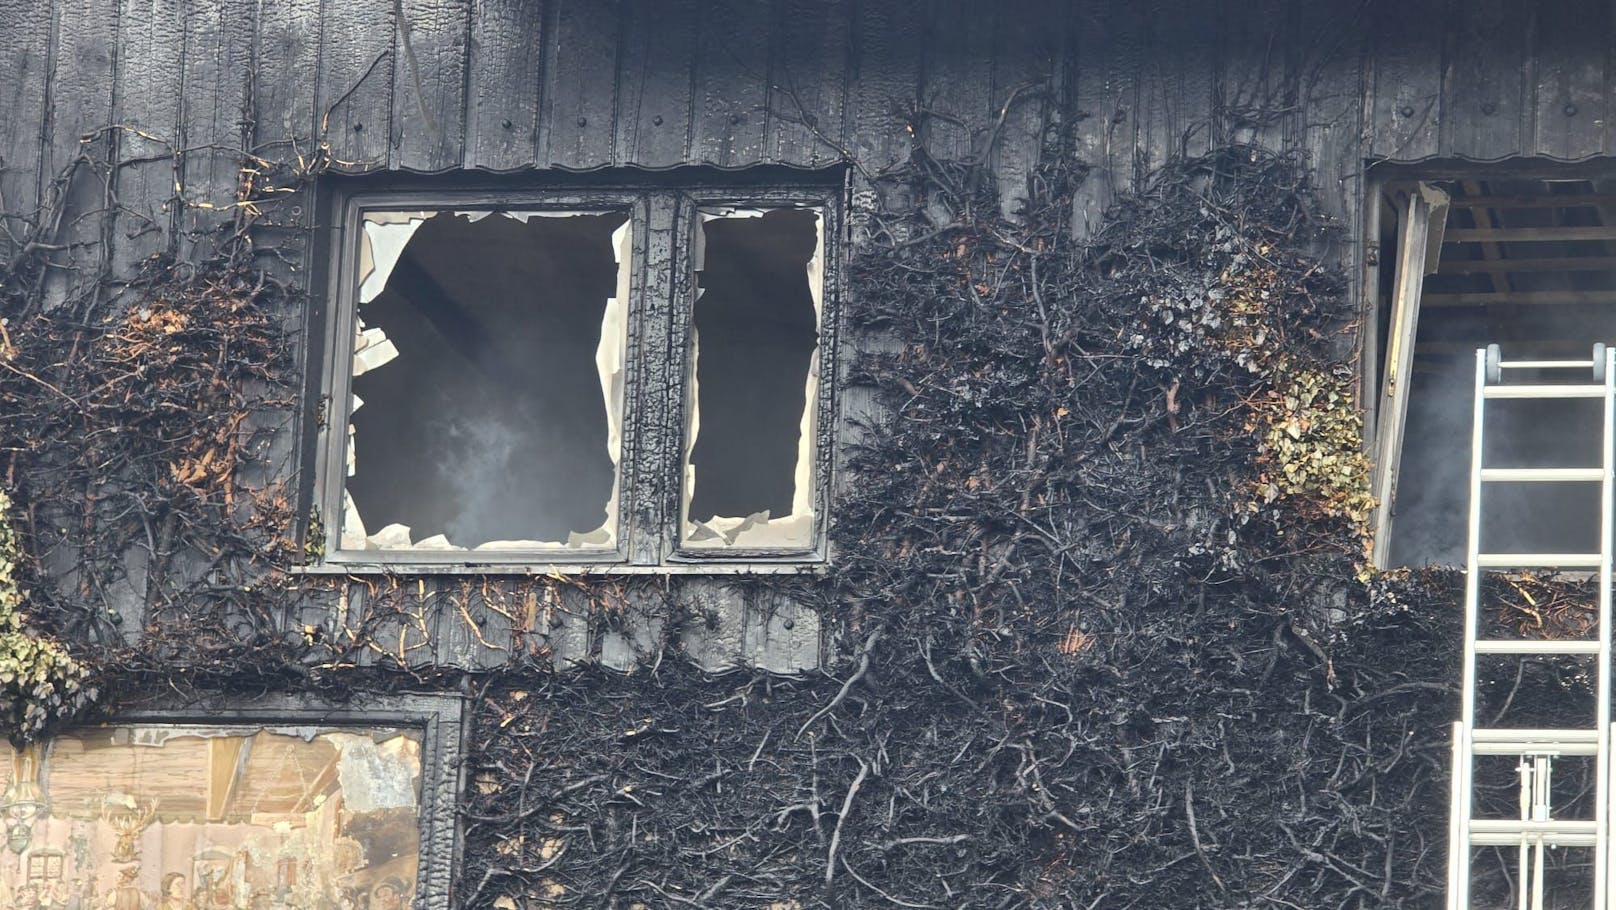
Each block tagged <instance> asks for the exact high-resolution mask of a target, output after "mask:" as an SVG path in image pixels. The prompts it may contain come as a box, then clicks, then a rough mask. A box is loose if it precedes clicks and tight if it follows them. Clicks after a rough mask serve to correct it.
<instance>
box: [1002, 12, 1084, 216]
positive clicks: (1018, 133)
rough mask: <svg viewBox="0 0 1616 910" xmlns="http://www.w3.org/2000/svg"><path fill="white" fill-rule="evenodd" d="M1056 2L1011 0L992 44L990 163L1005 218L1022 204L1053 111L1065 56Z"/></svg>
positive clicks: (1062, 30)
mask: <svg viewBox="0 0 1616 910" xmlns="http://www.w3.org/2000/svg"><path fill="white" fill-rule="evenodd" d="M1064 7H1065V4H1064V3H1061V2H1059V0H1015V2H1013V3H1009V4H1006V5H1005V6H1004V7H1003V9H1002V14H1001V16H1000V17H999V18H1000V24H999V25H998V27H997V28H996V29H995V34H994V43H993V88H992V91H991V93H990V101H991V103H992V106H993V107H994V108H995V109H997V111H998V113H997V114H995V115H994V116H995V117H997V116H999V115H1002V116H1003V120H1002V121H1001V122H999V126H998V129H999V134H998V137H997V138H996V140H995V141H994V144H993V148H992V153H993V154H992V160H991V162H990V164H991V166H992V168H993V172H994V174H995V176H996V177H997V179H998V183H999V206H1000V208H1001V209H1002V210H1003V212H1004V214H1006V215H1010V214H1012V213H1014V212H1015V211H1016V210H1018V209H1020V208H1021V206H1022V205H1023V204H1024V203H1025V202H1026V197H1027V190H1028V187H1029V185H1030V184H1029V179H1030V177H1031V175H1032V172H1033V171H1034V170H1035V169H1036V168H1037V167H1038V161H1039V156H1040V153H1041V152H1042V151H1043V140H1044V126H1045V124H1046V123H1048V122H1049V117H1050V115H1051V112H1052V111H1055V110H1058V104H1057V101H1056V97H1055V93H1056V92H1058V91H1059V90H1060V87H1059V86H1058V85H1057V81H1058V80H1057V78H1056V77H1057V74H1059V73H1060V72H1061V68H1060V65H1059V60H1060V58H1061V56H1062V55H1063V53H1064V48H1063V46H1062V42H1063V40H1064V38H1065V31H1064V29H1060V28H1054V29H1052V28H1050V27H1049V24H1050V23H1051V22H1060V21H1061V20H1062V15H1061V10H1062V9H1064Z"/></svg>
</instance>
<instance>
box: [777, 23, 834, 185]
mask: <svg viewBox="0 0 1616 910" xmlns="http://www.w3.org/2000/svg"><path fill="white" fill-rule="evenodd" d="M851 28H852V9H851V4H850V2H849V0H782V2H780V3H778V4H776V20H775V23H774V37H773V49H772V51H771V62H770V64H769V72H770V73H771V74H772V76H771V80H772V86H771V90H770V95H769V106H770V117H769V119H768V124H767V127H768V134H767V135H766V136H765V138H764V147H765V148H766V149H767V152H766V157H767V158H769V159H771V160H774V161H779V162H783V163H787V164H796V165H802V166H805V167H814V166H818V165H824V164H830V163H832V162H835V161H836V160H838V159H839V158H840V157H841V149H843V148H845V147H846V136H845V134H844V133H843V125H844V123H845V117H846V112H847V111H846V108H847V94H846V92H847V76H848V56H849V48H850V44H851V41H852V36H851V35H850V30H851Z"/></svg>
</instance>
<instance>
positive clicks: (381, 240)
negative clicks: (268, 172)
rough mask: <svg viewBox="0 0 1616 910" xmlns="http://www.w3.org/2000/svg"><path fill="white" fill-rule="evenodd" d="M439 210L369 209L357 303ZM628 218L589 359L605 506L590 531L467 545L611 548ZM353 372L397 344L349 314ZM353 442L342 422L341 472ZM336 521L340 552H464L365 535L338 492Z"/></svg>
mask: <svg viewBox="0 0 1616 910" xmlns="http://www.w3.org/2000/svg"><path fill="white" fill-rule="evenodd" d="M439 214H442V213H441V212H433V211H422V212H372V213H367V214H366V215H365V217H364V225H363V227H364V238H363V242H361V243H360V249H359V276H358V278H359V283H360V287H359V302H360V303H361V304H364V303H369V302H370V301H372V300H374V299H376V298H377V297H378V296H380V295H381V293H382V291H384V290H385V289H386V287H387V281H388V279H389V278H390V277H391V276H392V273H393V269H394V268H396V267H397V265H398V260H399V258H400V257H401V256H403V254H404V248H405V247H406V246H408V245H409V242H410V239H411V238H412V237H413V236H414V235H415V232H416V230H418V229H419V228H420V226H421V225H422V224H424V223H425V222H426V220H427V219H429V218H432V217H435V216H437V215H439ZM452 214H453V215H455V216H456V217H461V218H465V219H466V221H467V222H468V223H475V222H477V221H480V220H482V219H483V218H487V217H489V216H490V215H494V214H498V215H500V216H502V217H506V218H512V219H515V220H517V221H520V222H521V223H523V224H526V223H527V221H528V219H529V218H536V217H537V218H571V217H576V216H578V215H585V214H597V213H591V212H570V211H517V212H497V213H496V212H493V211H489V210H463V211H455V212H453V213H452ZM632 224H633V223H632V220H630V219H624V222H623V224H622V225H620V226H619V227H618V228H617V229H616V230H615V231H613V232H612V255H613V258H614V261H615V262H616V264H617V284H616V293H615V294H614V296H612V297H608V298H607V299H606V307H605V314H604V316H603V317H602V319H601V333H600V343H599V344H598V345H597V347H596V349H595V364H596V368H597V370H598V372H599V377H600V387H601V395H602V397H603V398H604V400H605V405H606V421H607V450H608V451H607V454H608V456H609V457H610V458H611V461H612V468H613V475H612V490H611V496H610V498H609V499H608V500H607V501H606V503H605V511H606V518H605V521H604V522H602V523H601V525H600V526H599V527H597V528H594V529H593V530H590V531H583V532H579V531H572V532H569V533H568V535H567V539H566V540H565V541H546V540H491V541H487V542H485V543H482V544H479V545H478V546H476V547H473V548H471V549H473V550H518V551H519V550H553V549H559V548H566V549H580V548H585V547H589V548H597V547H609V546H612V545H613V543H614V542H615V540H616V536H617V521H618V492H619V488H620V485H621V482H622V470H621V467H622V464H621V463H622V455H621V453H622V439H623V368H624V359H625V350H626V348H627V346H628V300H629V275H630V267H631V265H632V253H633V230H632ZM353 351H354V354H353V371H352V374H353V375H354V376H362V375H364V374H365V373H367V372H369V371H371V370H374V369H377V368H379V367H382V366H386V365H387V364H389V363H391V362H392V361H393V360H395V359H397V358H398V356H399V351H398V348H397V347H396V346H395V345H394V344H393V342H392V340H391V339H389V338H388V337H387V335H386V333H385V332H383V331H382V329H381V328H379V327H369V328H367V327H366V326H365V323H364V320H363V319H360V318H356V319H355V334H354V347H353ZM363 404H364V402H363V401H362V400H360V398H359V396H357V395H355V396H353V401H352V405H351V407H350V408H349V412H348V413H349V415H350V416H351V415H352V414H353V412H354V411H357V410H359V408H360V407H361V406H362V405H363ZM356 457H357V456H356V447H355V439H354V427H353V424H352V423H351V422H350V423H349V424H348V445H347V453H346V462H347V463H346V470H347V476H349V477H352V476H354V472H355V470H356ZM342 502H343V518H342V534H341V545H342V549H344V550H436V551H457V550H458V551H464V550H466V549H467V548H466V547H463V546H459V545H457V544H455V543H453V542H452V541H450V540H449V538H448V537H447V535H444V534H435V535H433V536H431V537H427V538H425V539H423V540H420V541H414V542H412V541H411V540H410V535H411V529H410V528H409V526H407V525H403V524H390V525H388V526H387V527H385V528H382V529H381V530H380V531H377V532H376V533H374V534H368V533H367V532H366V529H365V524H364V521H363V519H362V518H361V517H360V515H359V508H358V506H356V505H355V504H354V501H353V497H352V496H350V495H349V494H348V492H347V491H346V490H344V491H343V494H342Z"/></svg>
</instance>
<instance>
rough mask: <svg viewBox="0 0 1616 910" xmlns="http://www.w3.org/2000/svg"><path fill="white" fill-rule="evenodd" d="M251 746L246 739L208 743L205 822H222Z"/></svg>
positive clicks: (219, 739) (223, 738)
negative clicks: (206, 813) (206, 819)
mask: <svg viewBox="0 0 1616 910" xmlns="http://www.w3.org/2000/svg"><path fill="white" fill-rule="evenodd" d="M251 742H252V740H251V739H249V738H248V737H245V736H215V737H214V738H212V739H210V740H208V821H210V822H222V821H224V815H225V810H226V809H228V808H229V807H230V800H231V799H233V798H234V797H235V795H236V789H237V787H238V786H239V785H240V783H241V775H242V771H243V770H244V769H245V768H246V766H247V753H248V745H249V744H250V743H251Z"/></svg>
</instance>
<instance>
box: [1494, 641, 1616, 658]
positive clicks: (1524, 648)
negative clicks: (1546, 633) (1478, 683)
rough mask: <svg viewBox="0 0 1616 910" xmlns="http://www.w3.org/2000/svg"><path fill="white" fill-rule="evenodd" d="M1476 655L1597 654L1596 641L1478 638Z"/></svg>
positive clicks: (1597, 646) (1597, 645) (1597, 643)
mask: <svg viewBox="0 0 1616 910" xmlns="http://www.w3.org/2000/svg"><path fill="white" fill-rule="evenodd" d="M1476 653H1477V654H1598V653H1599V642H1597V641H1539V640H1534V639H1525V638H1480V639H1477V640H1476Z"/></svg>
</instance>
